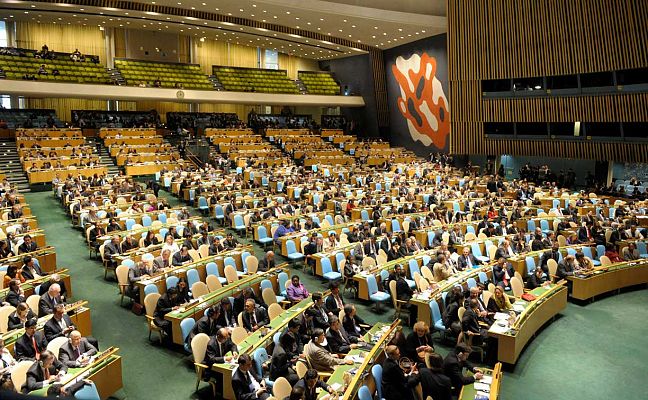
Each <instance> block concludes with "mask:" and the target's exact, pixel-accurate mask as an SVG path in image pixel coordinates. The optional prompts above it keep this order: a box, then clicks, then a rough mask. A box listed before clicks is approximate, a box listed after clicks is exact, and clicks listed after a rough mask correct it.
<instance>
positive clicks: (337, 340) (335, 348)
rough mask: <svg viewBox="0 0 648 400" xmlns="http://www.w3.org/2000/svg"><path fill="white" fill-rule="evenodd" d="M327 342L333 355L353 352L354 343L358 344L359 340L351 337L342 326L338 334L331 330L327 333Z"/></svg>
mask: <svg viewBox="0 0 648 400" xmlns="http://www.w3.org/2000/svg"><path fill="white" fill-rule="evenodd" d="M326 341H327V342H328V345H329V348H330V349H331V353H338V354H339V353H348V352H349V350H351V344H352V343H358V339H357V338H356V337H353V336H349V335H348V334H347V333H346V331H345V330H344V328H343V327H342V326H340V329H339V330H338V331H337V332H333V331H332V330H331V329H330V328H329V329H328V330H327V331H326Z"/></svg>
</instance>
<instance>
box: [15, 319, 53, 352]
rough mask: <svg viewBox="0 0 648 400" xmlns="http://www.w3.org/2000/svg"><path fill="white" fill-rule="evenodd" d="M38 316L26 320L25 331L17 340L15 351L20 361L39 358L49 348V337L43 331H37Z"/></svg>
mask: <svg viewBox="0 0 648 400" xmlns="http://www.w3.org/2000/svg"><path fill="white" fill-rule="evenodd" d="M36 323H37V321H36V318H32V319H30V320H28V321H27V322H25V333H24V334H23V335H22V336H21V337H20V338H19V339H18V340H17V341H16V344H15V345H14V352H15V354H16V359H17V360H18V361H22V360H39V359H40V357H41V353H42V352H44V351H45V350H46V349H47V339H45V335H44V334H43V332H38V331H36Z"/></svg>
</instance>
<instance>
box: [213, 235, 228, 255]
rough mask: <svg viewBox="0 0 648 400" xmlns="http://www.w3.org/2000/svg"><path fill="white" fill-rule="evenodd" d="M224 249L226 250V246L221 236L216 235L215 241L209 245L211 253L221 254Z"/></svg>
mask: <svg viewBox="0 0 648 400" xmlns="http://www.w3.org/2000/svg"><path fill="white" fill-rule="evenodd" d="M224 251H225V246H223V245H222V244H221V242H220V239H219V238H217V237H214V241H213V242H212V244H211V246H209V255H210V256H213V255H216V254H220V253H222V252H224Z"/></svg>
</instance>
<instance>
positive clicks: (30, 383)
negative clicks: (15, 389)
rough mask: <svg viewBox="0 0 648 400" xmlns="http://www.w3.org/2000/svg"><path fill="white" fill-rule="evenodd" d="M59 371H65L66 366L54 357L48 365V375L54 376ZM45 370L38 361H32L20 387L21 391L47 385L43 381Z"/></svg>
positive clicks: (29, 390) (25, 391) (27, 391)
mask: <svg viewBox="0 0 648 400" xmlns="http://www.w3.org/2000/svg"><path fill="white" fill-rule="evenodd" d="M60 371H64V372H65V371H67V367H66V366H65V365H63V363H61V362H60V361H59V360H57V359H54V363H52V365H51V366H50V367H49V373H50V376H55V375H56V374H58V373H59V372H60ZM44 381H45V372H44V371H43V368H42V367H41V363H40V362H39V361H36V362H34V364H32V366H31V367H29V369H28V370H27V381H26V382H25V384H24V385H23V387H22V391H23V393H25V394H27V393H29V392H31V391H32V390H38V389H41V388H42V387H43V386H45V385H47V384H48V383H45V382H44Z"/></svg>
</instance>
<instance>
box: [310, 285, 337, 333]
mask: <svg viewBox="0 0 648 400" xmlns="http://www.w3.org/2000/svg"><path fill="white" fill-rule="evenodd" d="M311 298H312V299H313V306H312V307H311V310H312V311H313V313H312V315H313V326H314V327H315V328H320V329H322V330H323V331H326V329H328V327H329V319H330V317H331V316H332V315H333V314H330V313H329V311H328V309H327V308H326V306H325V305H324V299H323V298H322V293H320V292H315V293H313V294H312V295H311ZM329 314H330V315H329Z"/></svg>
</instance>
